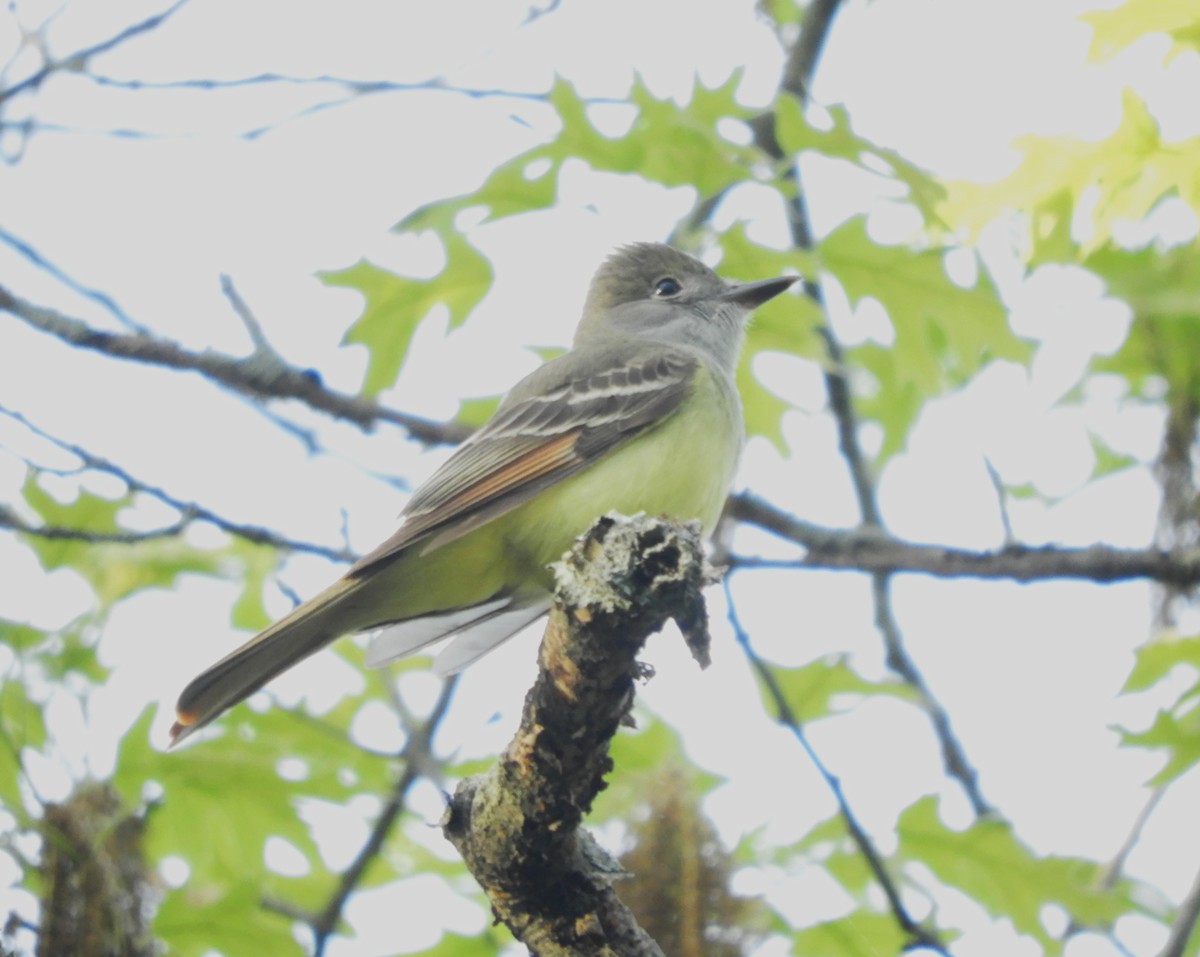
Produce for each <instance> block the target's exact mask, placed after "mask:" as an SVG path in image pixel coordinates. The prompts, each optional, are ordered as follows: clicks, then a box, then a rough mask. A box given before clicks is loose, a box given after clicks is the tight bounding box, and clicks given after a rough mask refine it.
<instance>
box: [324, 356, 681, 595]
mask: <svg viewBox="0 0 1200 957" xmlns="http://www.w3.org/2000/svg"><path fill="white" fill-rule="evenodd" d="M696 365H697V361H696V359H695V358H694V357H693V356H692V355H690V354H689V353H687V352H685V351H683V350H678V349H671V348H669V347H666V346H663V345H660V344H657V343H646V342H640V343H639V342H636V341H633V342H622V343H618V344H614V345H613V346H610V347H607V348H605V349H603V350H600V351H599V352H598V353H597V352H596V351H591V352H590V353H589V354H588V355H587V356H586V357H584V358H582V359H581V358H580V356H579V355H578V354H577V353H572V352H568V353H566V354H565V355H563V356H560V357H559V358H557V359H554V360H552V361H551V362H548V363H547V364H546V365H544V366H542V367H541V368H540V369H538V370H536V371H535V372H534V373H533V374H531V375H530V376H528V377H527V378H525V379H524V380H522V381H521V382H520V383H518V385H517V386H516V387H515V388H514V389H513V391H512V392H510V393H509V395H508V397H507V398H506V399H505V401H504V403H503V404H502V405H501V406H500V408H499V409H498V410H497V412H496V414H495V415H494V416H493V417H492V418H491V419H490V420H489V421H488V423H487V424H486V425H485V426H483V428H482V429H480V430H479V431H478V432H476V433H475V434H474V435H473V436H471V438H470V439H468V440H467V441H466V442H464V443H463V444H462V445H461V446H460V447H459V448H458V449H457V450H456V451H455V452H454V454H453V455H451V456H450V458H449V459H447V460H446V462H445V464H444V465H443V466H442V467H441V468H440V469H438V471H437V472H435V473H434V474H433V476H432V477H431V478H430V479H429V480H428V481H427V482H426V483H425V484H424V485H422V486H421V488H420V489H418V490H417V492H416V494H415V495H414V496H413V498H412V500H411V501H410V502H409V504H408V507H407V508H406V509H405V510H404V514H403V524H401V526H400V528H399V529H398V530H397V531H396V533H395V534H394V535H393V536H392V537H391V538H389V539H388V540H387V541H385V542H384V543H383V544H381V545H380V546H379V547H378V548H376V549H375V550H374V551H372V552H370V553H369V554H368V555H366V556H364V557H363V558H362V559H360V560H359V561H358V562H357V563H356V564H355V565H354V566H353V567H352V568H351V569H350V570H349V571H348V572H347V573H346V577H347V578H356V577H360V576H363V575H366V574H368V573H369V572H370V571H371V570H372V569H373V568H375V567H377V566H378V564H379V563H380V562H384V561H386V560H387V559H389V558H391V557H392V556H394V555H396V554H397V553H399V552H401V551H403V550H405V549H407V548H409V547H410V546H412V545H413V544H414V543H416V542H421V543H422V545H421V547H422V549H424V550H430V549H433V548H437V547H439V546H441V545H444V544H446V543H447V542H450V541H453V540H455V539H457V538H459V537H461V536H462V535H465V534H466V533H467V532H469V531H471V530H472V529H474V528H478V527H479V526H480V525H482V524H484V523H485V522H488V521H491V520H492V519H494V518H496V517H497V516H499V515H502V514H504V513H505V512H508V511H510V510H512V509H514V508H516V507H517V506H518V505H521V504H522V503H524V502H527V501H528V500H529V499H530V498H532V497H533V496H534V495H536V494H537V493H538V492H539V491H541V490H542V489H544V488H546V487H547V486H549V485H553V484H554V483H555V482H559V481H561V480H562V479H564V478H566V477H567V476H568V475H571V474H573V473H574V472H577V471H579V470H580V469H581V468H583V467H584V466H586V465H589V464H590V463H592V462H594V461H596V460H597V459H599V458H600V457H601V456H603V455H604V454H605V453H607V452H609V451H611V450H612V449H613V448H614V447H616V446H618V445H620V444H621V443H623V442H625V441H627V440H628V439H630V438H632V437H633V436H635V435H637V434H639V433H640V432H643V431H645V430H646V429H648V428H650V427H652V426H654V425H655V424H657V423H659V422H661V421H662V420H663V419H665V418H666V417H667V416H669V415H670V414H671V413H672V412H674V411H675V409H677V408H678V407H679V404H680V403H681V402H682V401H683V400H684V398H685V397H686V396H687V394H688V392H689V391H690V389H691V385H692V379H693V376H694V375H695V371H696Z"/></svg>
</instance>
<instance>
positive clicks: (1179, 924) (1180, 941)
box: [1158, 873, 1200, 957]
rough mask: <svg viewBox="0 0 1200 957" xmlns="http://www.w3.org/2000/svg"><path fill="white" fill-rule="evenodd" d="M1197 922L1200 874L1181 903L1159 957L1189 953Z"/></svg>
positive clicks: (1199, 905)
mask: <svg viewBox="0 0 1200 957" xmlns="http://www.w3.org/2000/svg"><path fill="white" fill-rule="evenodd" d="M1197 921H1200V873H1198V874H1197V875H1196V880H1195V881H1194V882H1193V883H1192V887H1191V889H1190V890H1189V891H1188V892H1187V896H1186V897H1184V899H1183V900H1182V902H1180V905H1179V912H1178V913H1177V914H1176V915H1175V920H1174V921H1173V922H1172V923H1171V933H1170V934H1169V935H1168V937H1167V943H1166V946H1165V947H1163V949H1162V950H1160V951H1159V952H1158V957H1183V955H1184V954H1185V953H1187V952H1188V951H1187V945H1188V941H1189V940H1191V938H1192V933H1193V932H1194V931H1195V929H1196V922H1197ZM1193 952H1194V951H1193Z"/></svg>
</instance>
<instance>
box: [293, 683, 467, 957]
mask: <svg viewBox="0 0 1200 957" xmlns="http://www.w3.org/2000/svg"><path fill="white" fill-rule="evenodd" d="M457 684H458V679H457V676H455V677H454V678H451V679H450V680H449V681H447V682H446V683H445V684H444V685H442V690H441V693H440V694H439V695H438V699H437V701H436V702H435V703H434V706H433V710H432V711H430V713H429V716H428V717H427V718H426V719H425V720H424V721H423V722H421V723H420V725H419V726H418V727H417V728H415V729H411V730H410V732H409V738H408V742H407V743H406V744H405V746H404V750H403V751H402V752H401V753H400V757H401V760H402V761H403V763H404V770H403V771H402V772H401V773H400V776H399V777H398V778H397V779H396V783H395V785H394V786H393V787H392V793H391V794H390V795H389V796H388V800H387V803H386V804H385V805H384V806H383V810H382V811H380V813H379V817H377V818H376V819H375V826H374V827H372V828H371V833H370V834H369V835H368V837H367V840H366V842H365V843H364V844H363V846H362V848H360V849H359V852H358V854H357V855H355V858H354V860H353V861H351V862H350V866H349V867H347V868H346V870H345V871H343V872H342V876H341V879H340V880H339V881H338V886H337V889H336V890H335V891H334V892H333V894H332V896H331V897H330V898H329V900H328V901H327V902H326V904H325V906H324V907H323V908H322V909H321V912H320V913H319V914H318V915H317V916H316V918H315V919H313V920H312V921H311V926H312V930H313V936H314V944H313V957H323V955H324V953H325V948H326V946H327V945H328V943H329V939H330V937H331V936H332V935H333V933H334V932H335V931H336V930H337V928H338V925H339V924H340V923H341V920H342V913H343V911H344V910H345V907H346V901H347V900H349V898H350V895H351V894H352V893H354V891H355V889H356V888H357V887H358V885H359V884H360V883H362V879H363V876H364V875H365V874H366V872H367V868H368V867H369V866H370V864H371V863H372V862H373V861H374V860H375V859H376V858H377V857H378V856H379V854H380V852H381V851H382V850H383V846H384V843H385V842H386V841H387V838H388V835H389V834H390V833H391V832H392V828H393V827H394V826H395V824H396V821H397V820H398V818H399V817H400V814H401V812H403V810H404V807H405V803H406V801H407V800H408V792H409V791H410V790H411V789H412V786H413V784H415V783H416V781H417V779H418V778H420V777H421V776H422V774H424V773H426V771H427V769H428V768H429V767H430V765H431V764H432V763H433V736H434V734H435V733H436V732H437V729H438V727H439V726H440V725H441V723H442V719H443V718H444V717H445V716H446V711H447V709H448V708H449V707H450V701H451V699H453V697H454V689H455V687H456V686H457Z"/></svg>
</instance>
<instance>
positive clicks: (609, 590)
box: [444, 514, 713, 957]
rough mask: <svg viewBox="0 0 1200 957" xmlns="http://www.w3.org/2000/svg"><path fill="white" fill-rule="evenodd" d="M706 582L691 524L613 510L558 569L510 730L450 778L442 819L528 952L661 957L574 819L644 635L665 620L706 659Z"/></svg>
mask: <svg viewBox="0 0 1200 957" xmlns="http://www.w3.org/2000/svg"><path fill="white" fill-rule="evenodd" d="M712 575H713V573H712V570H711V569H710V568H709V567H708V566H707V565H706V563H705V562H704V559H703V551H702V549H701V545H700V537H699V533H698V529H697V528H696V527H695V525H688V526H682V527H681V526H676V525H671V524H669V523H667V522H664V521H662V520H659V519H651V518H647V517H645V516H637V517H635V518H632V519H627V518H623V517H621V516H617V515H612V514H610V515H609V516H606V517H605V518H603V519H601V520H600V521H599V522H597V523H596V524H595V525H594V526H593V527H592V529H591V530H590V531H589V532H588V533H587V534H586V535H585V536H583V537H582V538H580V539H579V541H578V542H577V543H576V545H575V547H574V549H572V551H571V553H570V554H569V555H568V556H567V558H566V559H565V560H564V561H563V562H561V563H560V564H558V565H557V566H556V578H557V589H556V604H555V608H554V610H553V611H552V612H551V617H550V622H549V624H548V625H547V627H546V632H545V637H544V638H543V640H542V646H541V650H540V652H539V658H538V661H539V665H540V670H539V674H538V678H537V682H536V683H535V685H534V687H533V688H532V689H531V690H530V692H529V694H528V695H527V696H526V699H525V708H524V713H523V715H522V719H521V726H520V729H519V730H518V732H517V734H516V736H515V737H514V738H513V740H512V742H511V743H510V744H509V746H508V748H507V750H506V751H505V753H504V755H503V756H502V757H501V759H500V761H499V762H498V763H497V764H496V765H495V767H493V768H492V770H491V771H490V772H489V773H487V774H486V775H481V776H478V777H474V778H469V779H467V780H465V781H463V782H461V783H460V784H459V786H458V788H457V789H456V791H455V794H454V797H453V798H452V800H451V804H450V807H449V809H448V811H447V815H446V819H445V823H444V832H445V834H446V836H447V838H448V839H449V840H450V841H451V842H453V844H454V846H455V847H456V848H458V850H459V852H460V853H461V854H462V855H463V858H464V860H465V861H466V863H467V866H468V867H469V868H470V870H471V873H472V874H474V875H475V878H476V879H477V880H478V881H479V883H480V885H481V886H482V887H483V889H484V891H485V892H486V893H487V895H488V898H489V899H490V900H491V903H492V910H493V912H494V913H495V915H496V917H497V919H498V920H500V921H503V922H504V923H505V924H506V925H507V926H508V927H509V929H510V930H511V931H512V932H513V934H514V936H516V938H517V939H518V940H520V941H522V942H523V943H524V944H525V945H526V946H527V947H528V948H529V949H530V951H531V953H533V954H534V955H537V957H566V955H593V954H594V955H608V957H611V955H613V954H621V955H622V957H639V955H648V957H650V955H652V957H661V954H662V952H661V951H660V950H659V948H658V946H657V945H656V944H655V943H654V941H652V940H651V939H650V938H649V937H648V936H647V935H646V934H645V932H644V931H642V930H641V928H639V927H638V926H637V924H636V923H635V921H634V919H633V917H632V915H631V913H630V912H629V911H628V909H627V908H626V907H625V906H624V905H623V904H622V903H621V902H620V900H618V899H617V896H616V894H615V893H614V891H613V888H612V883H613V881H614V880H615V879H617V878H619V877H620V867H619V865H617V864H616V862H614V861H613V860H612V859H611V858H609V857H608V856H607V855H606V854H605V853H604V852H603V851H601V850H600V848H599V847H598V846H597V845H595V843H594V842H593V841H592V840H591V838H590V837H589V836H588V835H587V834H586V832H584V831H582V830H580V829H579V824H580V822H581V821H582V819H583V815H584V814H585V813H586V812H587V811H588V810H589V809H590V808H591V805H592V801H593V799H594V798H595V796H596V794H597V792H599V791H600V790H601V789H602V788H603V787H604V775H605V774H607V773H608V772H609V771H610V770H611V769H612V759H611V758H610V757H609V755H608V749H609V745H610V742H611V740H612V737H613V735H614V734H616V731H617V729H618V727H619V726H620V725H621V724H623V723H627V722H628V720H629V711H630V708H631V707H632V704H633V699H634V682H635V680H636V679H638V678H640V677H645V674H646V673H645V670H644V669H643V667H642V666H641V665H639V663H638V661H637V655H638V654H639V652H640V651H641V648H642V646H643V644H644V643H645V641H646V638H647V636H649V635H650V634H652V633H653V632H655V631H657V630H658V629H659V628H661V627H662V626H663V625H664V624H665V623H666V622H667V620H668V619H674V620H675V621H676V623H677V624H678V625H679V628H680V630H681V631H682V632H683V634H684V636H685V638H686V639H687V641H688V644H689V646H690V647H691V648H692V651H693V655H694V656H695V657H696V658H697V660H699V661H700V662H701V663H702V664H703V663H706V662H707V643H708V631H707V614H706V612H705V608H704V600H703V598H702V597H701V594H700V589H701V588H702V587H703V586H704V585H705V584H707V583H709V582H710V581H711V580H712Z"/></svg>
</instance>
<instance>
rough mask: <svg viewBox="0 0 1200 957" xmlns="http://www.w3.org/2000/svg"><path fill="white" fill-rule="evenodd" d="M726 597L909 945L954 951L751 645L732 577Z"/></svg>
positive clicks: (746, 645)
mask: <svg viewBox="0 0 1200 957" xmlns="http://www.w3.org/2000/svg"><path fill="white" fill-rule="evenodd" d="M725 597H726V604H727V606H728V608H729V623H730V625H731V627H732V628H733V633H734V636H735V637H736V639H737V642H738V644H739V645H741V646H742V649H743V650H744V652H745V654H746V658H747V660H748V661H749V662H750V664H751V667H753V668H754V670H755V672H756V673H757V674H758V677H759V679H760V680H761V681H762V683H763V686H764V687H765V688H766V691H767V694H768V695H769V696H770V698H771V701H772V703H773V704H774V705H775V713H776V718H777V720H778V721H779V723H780V724H782V725H783V726H784V727H785V728H787V729H788V730H789V731H790V732H791V733H792V736H793V737H795V739H796V740H797V741H798V742H799V744H800V746H801V747H802V748H803V749H804V752H805V754H807V755H808V758H809V760H810V761H812V763H813V766H814V767H815V768H816V769H817V773H819V774H820V775H821V777H822V779H824V781H825V784H826V785H827V786H828V788H829V790H830V792H831V793H832V794H833V799H834V801H836V802H837V807H838V815H839V816H840V817H841V819H842V821H843V822H844V823H845V825H846V830H847V831H848V832H849V834H850V839H851V840H852V841H853V842H854V846H855V847H856V848H857V849H858V852H859V853H860V854H861V855H862V856H863V859H864V860H865V861H866V862H867V867H868V868H869V869H870V871H871V874H872V875H873V876H874V877H875V881H876V883H878V884H879V886H880V887H881V888H882V890H883V893H884V896H885V897H886V898H887V902H888V908H889V909H890V910H891V912H892V916H894V917H895V918H896V923H898V924H899V925H900V928H901V930H903V931H904V933H905V934H907V935H908V937H909V942H908V946H909V947H925V948H928V949H929V950H932V951H933V952H934V953H938V954H943V955H949V953H950V951H949V950H948V949H947V948H946V945H945V944H943V943H942V942H941V940H940V939H939V938H938V936H937V934H936V933H935V932H934V931H932V930H930V929H929V928H927V927H924V926H922V925H921V923H920V922H919V921H917V920H916V919H915V918H914V917H913V916H912V915H911V914H910V913H909V912H908V908H907V907H906V906H905V904H904V900H903V898H902V897H901V894H900V888H899V887H898V886H897V884H896V882H895V880H893V879H892V875H891V874H890V873H889V872H888V869H887V865H886V864H885V863H884V860H883V855H882V854H880V853H879V849H878V848H877V847H876V846H875V842H874V841H872V840H871V837H870V835H868V834H867V832H866V831H865V830H864V829H863V826H862V824H861V823H859V820H858V817H857V816H856V815H855V813H854V810H853V809H852V808H851V807H850V802H849V801H848V800H847V799H846V794H845V792H844V791H843V790H842V784H841V782H840V781H839V780H838V779H837V777H836V776H835V775H834V774H833V772H832V771H830V770H829V768H827V767H826V766H825V763H824V762H823V761H822V760H821V758H820V756H819V755H818V754H817V752H816V750H814V748H813V746H812V743H811V742H810V741H809V740H808V735H806V734H805V733H804V726H803V725H802V724H801V723H800V719H799V718H798V717H796V713H795V712H794V711H793V710H792V707H791V705H790V704H789V703H788V700H787V695H785V694H784V692H783V688H782V687H780V685H779V682H778V681H777V680H776V678H775V672H774V671H773V670H772V669H771V666H770V665H768V664H767V663H766V662H765V661H763V659H762V658H760V657H759V656H758V653H757V652H756V651H755V650H754V648H753V646H752V645H751V642H750V635H749V634H748V633H747V631H746V629H745V628H744V627H742V623H741V620H740V619H739V618H738V615H737V610H736V605H735V603H734V600H733V595H732V593H731V592H730V589H729V579H726V580H725Z"/></svg>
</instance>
